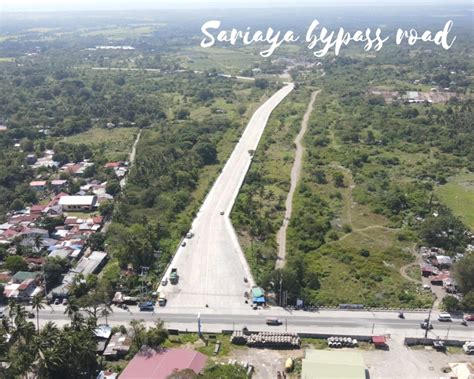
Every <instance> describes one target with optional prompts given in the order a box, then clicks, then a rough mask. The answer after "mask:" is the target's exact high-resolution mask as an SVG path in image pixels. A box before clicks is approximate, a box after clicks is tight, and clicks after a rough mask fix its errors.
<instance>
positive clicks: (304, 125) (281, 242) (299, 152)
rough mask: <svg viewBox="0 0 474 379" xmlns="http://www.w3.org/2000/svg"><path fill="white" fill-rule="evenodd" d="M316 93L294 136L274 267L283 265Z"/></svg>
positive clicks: (312, 95)
mask: <svg viewBox="0 0 474 379" xmlns="http://www.w3.org/2000/svg"><path fill="white" fill-rule="evenodd" d="M318 93H319V91H316V92H313V93H312V94H311V99H310V101H309V104H308V108H307V109H306V113H305V114H304V117H303V121H302V122H301V129H300V132H299V133H298V135H297V136H296V138H295V145H296V153H295V161H294V162H293V167H292V168H291V186H290V191H289V192H288V196H287V198H286V203H285V208H286V211H285V217H284V218H283V224H282V226H281V228H280V230H279V231H278V233H277V243H278V258H277V261H276V268H282V267H283V266H284V265H285V256H286V230H287V229H288V224H289V222H290V218H291V213H292V211H293V206H292V203H293V195H294V194H295V190H296V186H297V185H298V181H299V178H300V173H301V165H302V162H303V153H304V147H303V145H302V143H301V141H302V140H303V137H304V135H305V133H306V130H307V129H308V123H309V117H310V116H311V112H313V105H314V101H315V100H316V95H317V94H318Z"/></svg>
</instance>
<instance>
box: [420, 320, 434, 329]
mask: <svg viewBox="0 0 474 379" xmlns="http://www.w3.org/2000/svg"><path fill="white" fill-rule="evenodd" d="M420 326H421V329H425V330H426V329H428V330H431V329H433V324H432V323H431V322H428V321H423V322H422V323H421V324H420Z"/></svg>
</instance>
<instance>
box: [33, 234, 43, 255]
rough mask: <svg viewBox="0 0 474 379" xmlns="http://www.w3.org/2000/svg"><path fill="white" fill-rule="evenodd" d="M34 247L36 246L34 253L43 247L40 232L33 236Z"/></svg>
mask: <svg viewBox="0 0 474 379" xmlns="http://www.w3.org/2000/svg"><path fill="white" fill-rule="evenodd" d="M33 243H34V247H35V248H36V251H35V252H36V253H38V252H40V251H41V249H42V248H43V236H42V235H41V234H38V235H37V236H35V238H34V240H33Z"/></svg>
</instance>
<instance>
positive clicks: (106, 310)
mask: <svg viewBox="0 0 474 379" xmlns="http://www.w3.org/2000/svg"><path fill="white" fill-rule="evenodd" d="M112 312H113V310H112V308H111V307H110V305H109V304H103V306H102V309H101V311H100V315H101V316H102V317H105V323H106V324H108V322H107V321H108V320H107V317H108V316H109V315H110V314H111V313H112Z"/></svg>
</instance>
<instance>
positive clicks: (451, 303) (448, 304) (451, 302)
mask: <svg viewBox="0 0 474 379" xmlns="http://www.w3.org/2000/svg"><path fill="white" fill-rule="evenodd" d="M442 305H443V308H444V309H445V310H447V311H448V312H454V311H457V310H459V308H460V303H459V300H458V299H457V298H455V297H454V296H451V295H448V296H445V297H444V298H443V301H442Z"/></svg>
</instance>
